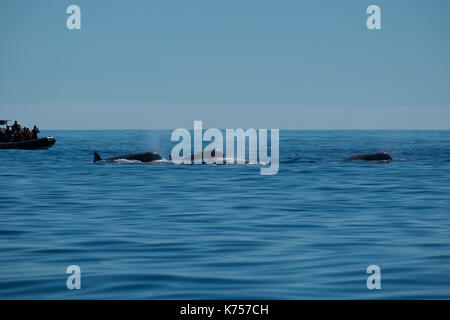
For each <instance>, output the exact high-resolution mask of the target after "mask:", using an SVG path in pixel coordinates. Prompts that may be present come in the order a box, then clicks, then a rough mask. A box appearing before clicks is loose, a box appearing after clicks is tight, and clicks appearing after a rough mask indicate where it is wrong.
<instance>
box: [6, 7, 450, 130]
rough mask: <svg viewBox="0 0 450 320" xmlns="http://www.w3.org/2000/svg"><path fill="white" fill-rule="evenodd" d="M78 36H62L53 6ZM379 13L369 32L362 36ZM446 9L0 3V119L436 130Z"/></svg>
mask: <svg viewBox="0 0 450 320" xmlns="http://www.w3.org/2000/svg"><path fill="white" fill-rule="evenodd" d="M71 4H76V5H79V6H80V7H81V13H82V29H81V30H68V29H67V28H66V19H67V17H68V15H67V14H66V8H67V6H69V5H71ZM370 4H376V5H379V6H380V7H381V12H382V30H375V31H370V30H368V29H367V28H366V19H367V17H368V15H367V14H366V8H367V6H368V5H370ZM449 14H450V1H447V0H430V1H425V0H412V1H411V0H410V1H407V0H395V1H380V0H371V1H364V0H345V1H344V0H342V1H336V0H315V1H313V0H307V1H299V0H297V1H282V0H280V1H274V0H273V1H264V0H263V1H262V0H260V1H250V0H247V1H242V0H241V1H235V0H227V1H225V0H213V1H211V0H209V1H206V0H204V1H203V0H202V1H199V0H192V1H175V0H171V1H162V0H152V1H140V0H135V1H100V0H96V1H86V0H84V1H83V0H72V1H64V0H52V1H49V0H45V1H24V0H2V1H1V2H0V39H1V44H0V49H1V50H0V118H8V119H12V120H14V119H17V120H21V121H22V122H24V123H25V124H27V125H31V124H33V123H38V124H39V125H40V126H41V128H48V129H64V128H68V129H94V128H100V129H106V128H111V129H114V128H117V129H120V128H129V129H145V128H147V129H152V128H155V129H161V128H177V127H187V128H191V127H192V126H193V121H194V120H203V122H204V126H205V127H220V128H234V127H247V128H248V127H263V128H281V129H450V90H449V89H450V62H449V57H450V19H449V18H448V15H449Z"/></svg>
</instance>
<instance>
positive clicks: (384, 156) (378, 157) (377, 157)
mask: <svg viewBox="0 0 450 320" xmlns="http://www.w3.org/2000/svg"><path fill="white" fill-rule="evenodd" d="M356 160H359V161H391V160H392V157H391V156H390V155H389V154H388V153H386V152H377V153H367V154H357V155H354V156H351V157H348V158H345V159H344V160H342V161H356Z"/></svg>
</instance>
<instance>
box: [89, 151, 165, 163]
mask: <svg viewBox="0 0 450 320" xmlns="http://www.w3.org/2000/svg"><path fill="white" fill-rule="evenodd" d="M161 159H162V158H161V156H160V155H159V154H157V153H156V152H142V153H130V154H123V155H120V156H115V157H110V158H106V159H102V157H101V156H100V155H99V154H98V153H97V152H94V162H99V161H105V162H112V161H115V160H135V161H140V162H151V161H155V160H161Z"/></svg>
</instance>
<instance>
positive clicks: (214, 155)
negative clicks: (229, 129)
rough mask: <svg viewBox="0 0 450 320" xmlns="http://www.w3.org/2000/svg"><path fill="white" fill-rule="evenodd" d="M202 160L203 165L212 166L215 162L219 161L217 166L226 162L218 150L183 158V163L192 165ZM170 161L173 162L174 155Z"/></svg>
mask: <svg viewBox="0 0 450 320" xmlns="http://www.w3.org/2000/svg"><path fill="white" fill-rule="evenodd" d="M200 159H201V161H202V162H201V163H202V164H212V163H213V162H214V161H215V160H217V163H216V164H223V162H224V161H225V158H224V154H223V152H222V151H220V150H216V149H211V150H205V151H204V152H198V153H195V154H191V155H188V156H186V157H183V158H181V160H182V161H183V162H192V163H194V161H195V160H200ZM169 160H172V155H169Z"/></svg>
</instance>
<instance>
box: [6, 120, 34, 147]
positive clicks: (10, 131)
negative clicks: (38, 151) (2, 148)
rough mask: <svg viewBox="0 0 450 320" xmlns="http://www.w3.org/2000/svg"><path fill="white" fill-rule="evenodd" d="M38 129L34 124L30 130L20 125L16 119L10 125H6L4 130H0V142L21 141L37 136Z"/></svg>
mask: <svg viewBox="0 0 450 320" xmlns="http://www.w3.org/2000/svg"><path fill="white" fill-rule="evenodd" d="M38 133H39V129H38V127H36V126H34V127H33V129H32V130H30V129H29V128H27V127H22V126H21V125H20V124H18V123H17V121H14V124H13V125H12V126H8V125H6V130H4V131H2V130H0V142H21V141H29V140H34V139H37V138H38Z"/></svg>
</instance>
